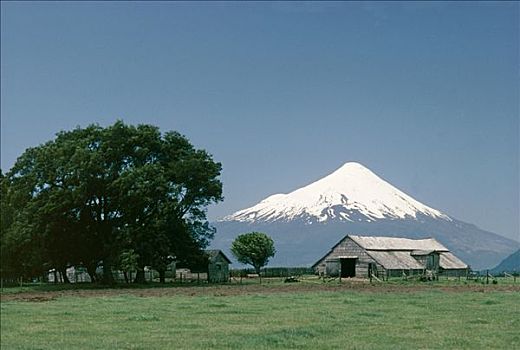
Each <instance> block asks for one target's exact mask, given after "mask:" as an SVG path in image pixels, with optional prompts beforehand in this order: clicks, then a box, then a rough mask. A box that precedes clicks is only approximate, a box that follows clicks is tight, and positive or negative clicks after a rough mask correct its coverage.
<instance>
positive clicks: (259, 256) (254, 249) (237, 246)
mask: <svg viewBox="0 0 520 350" xmlns="http://www.w3.org/2000/svg"><path fill="white" fill-rule="evenodd" d="M231 252H232V253H233V255H234V256H235V258H236V259H237V260H238V261H239V262H241V263H242V264H248V265H252V266H253V267H254V268H255V271H256V273H260V269H261V268H262V267H263V266H265V265H267V262H268V261H269V258H271V257H273V256H274V254H275V253H276V250H275V249H274V242H273V240H272V239H271V237H269V236H267V235H266V234H265V233H261V232H250V233H244V234H242V235H239V236H238V237H237V238H236V239H235V240H234V241H233V243H232V244H231Z"/></svg>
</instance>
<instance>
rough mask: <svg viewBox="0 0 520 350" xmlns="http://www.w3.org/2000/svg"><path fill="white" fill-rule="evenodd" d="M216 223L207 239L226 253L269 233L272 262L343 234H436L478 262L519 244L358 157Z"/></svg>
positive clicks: (305, 258)
mask: <svg viewBox="0 0 520 350" xmlns="http://www.w3.org/2000/svg"><path fill="white" fill-rule="evenodd" d="M490 215H491V211H490ZM213 225H214V226H215V228H216V229H217V234H216V235H215V239H214V240H213V242H212V243H211V246H212V247H213V248H215V249H223V250H224V251H226V252H228V251H229V247H230V246H231V243H232V242H233V240H234V239H235V238H236V236H237V235H239V234H241V233H244V232H251V231H260V232H265V233H267V234H268V235H269V236H271V238H272V239H273V240H274V242H275V246H276V251H277V253H276V255H275V257H274V258H273V259H272V260H271V264H273V266H277V265H278V266H310V265H312V264H313V263H314V262H316V260H317V259H318V258H320V257H322V256H323V255H324V254H325V253H326V252H328V251H329V249H330V248H331V247H332V246H333V245H334V244H335V243H336V242H338V241H339V240H340V239H341V238H343V237H344V236H345V235H346V234H347V233H350V234H357V235H361V236H367V235H368V236H370V235H373V236H387V237H405V238H414V239H417V238H428V237H433V238H435V239H437V240H438V241H439V242H440V243H442V244H443V245H444V246H446V247H447V248H448V249H450V250H451V251H453V253H455V254H456V255H457V256H459V257H460V258H461V259H462V260H463V261H464V262H466V263H468V264H470V265H471V266H472V267H473V268H475V269H483V268H488V267H493V266H496V265H497V264H498V263H499V262H500V261H501V260H502V259H503V258H504V257H505V256H507V255H509V254H511V253H512V252H513V251H515V250H517V249H518V247H519V243H518V242H516V241H513V240H510V239H507V238H505V237H502V236H499V235H497V234H495V233H492V232H488V231H484V230H481V229H479V228H478V227H476V226H475V225H471V224H468V223H465V222H463V221H460V220H457V219H456V218H454V217H450V216H448V215H446V214H444V213H442V212H440V211H439V210H436V209H433V208H430V207H428V206H426V205H424V204H422V203H420V202H418V201H416V200H415V199H413V198H412V197H410V196H408V195H407V194H405V193H403V192H402V191H400V190H398V189H397V188H395V187H394V186H392V185H391V184H389V183H388V182H386V181H385V180H383V179H381V178H380V177H378V176H377V175H376V174H374V173H373V172H371V171H370V170H369V169H367V168H365V167H364V166H363V165H361V164H359V163H346V164H344V165H343V166H342V167H340V168H339V169H338V170H336V171H334V172H333V173H332V174H330V175H327V176H325V177H324V178H322V179H320V180H318V181H315V182H313V183H311V184H310V185H307V186H305V187H302V188H299V189H297V190H295V191H293V192H290V193H288V194H275V195H272V196H270V197H268V198H266V199H264V200H263V201H261V202H260V203H258V204H256V205H254V206H252V207H251V208H247V209H243V210H240V211H237V212H236V213H234V214H231V215H228V216H226V217H224V218H223V219H222V220H219V221H217V222H214V223H213Z"/></svg>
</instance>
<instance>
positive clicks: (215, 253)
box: [205, 249, 231, 264]
mask: <svg viewBox="0 0 520 350" xmlns="http://www.w3.org/2000/svg"><path fill="white" fill-rule="evenodd" d="M205 252H206V254H208V257H209V260H210V261H214V260H215V259H216V258H217V256H218V255H219V254H222V256H223V257H224V259H226V260H227V262H228V263H230V264H231V260H229V258H228V257H227V256H226V254H224V252H223V251H222V250H220V249H207V250H205Z"/></svg>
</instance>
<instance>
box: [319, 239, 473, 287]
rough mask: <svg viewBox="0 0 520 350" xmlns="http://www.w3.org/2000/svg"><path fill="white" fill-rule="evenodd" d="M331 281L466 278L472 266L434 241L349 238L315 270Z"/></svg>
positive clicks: (333, 249)
mask: <svg viewBox="0 0 520 350" xmlns="http://www.w3.org/2000/svg"><path fill="white" fill-rule="evenodd" d="M312 267H313V269H314V271H315V272H316V273H317V274H319V275H324V276H330V277H361V278H368V277H370V276H376V277H381V276H383V277H385V276H386V277H387V276H402V274H403V273H406V274H419V273H424V272H425V271H431V272H433V273H434V274H438V273H441V274H446V275H452V276H457V275H458V276H462V275H466V273H467V271H468V265H467V264H465V263H464V262H463V261H461V260H460V259H458V258H457V257H456V256H455V255H453V254H452V253H451V252H450V251H449V250H448V249H447V248H446V247H444V246H443V245H442V244H440V243H439V242H437V241H436V240H435V239H433V238H426V239H409V238H396V237H371V236H355V235H347V236H345V237H344V238H343V239H342V240H341V241H339V242H338V243H337V244H336V245H335V246H334V247H332V249H331V250H330V251H329V252H328V253H327V254H326V255H325V256H324V257H322V258H321V259H320V260H318V261H317V262H316V263H315V264H314V265H313V266H312Z"/></svg>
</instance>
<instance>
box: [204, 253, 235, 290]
mask: <svg viewBox="0 0 520 350" xmlns="http://www.w3.org/2000/svg"><path fill="white" fill-rule="evenodd" d="M206 254H207V255H208V282H210V283H222V282H228V281H229V264H231V260H229V258H228V257H227V256H226V255H225V254H224V253H223V252H222V250H220V249H211V250H206Z"/></svg>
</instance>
